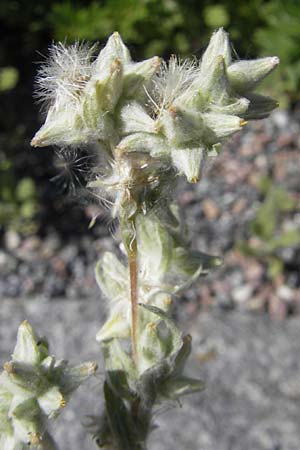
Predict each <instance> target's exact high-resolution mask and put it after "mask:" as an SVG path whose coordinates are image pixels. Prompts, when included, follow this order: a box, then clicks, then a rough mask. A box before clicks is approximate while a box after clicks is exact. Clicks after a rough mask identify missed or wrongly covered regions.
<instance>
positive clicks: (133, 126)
mask: <svg viewBox="0 0 300 450" xmlns="http://www.w3.org/2000/svg"><path fill="white" fill-rule="evenodd" d="M121 121H122V134H123V135H127V134H131V133H156V129H155V126H156V123H155V121H154V120H153V119H152V118H151V117H150V116H149V114H147V112H146V110H145V109H144V108H143V107H142V106H141V105H139V104H138V103H137V102H131V103H128V104H127V105H125V106H124V107H123V108H122V110H121Z"/></svg>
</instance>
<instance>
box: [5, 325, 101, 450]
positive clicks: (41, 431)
mask: <svg viewBox="0 0 300 450" xmlns="http://www.w3.org/2000/svg"><path fill="white" fill-rule="evenodd" d="M96 369H97V366H96V364H95V363H84V364H81V365H79V366H70V365H69V364H68V362H67V361H63V360H56V359H55V358H54V356H50V355H49V351H48V344H47V342H46V340H45V339H38V338H37V337H36V336H35V333H34V331H33V329H32V327H31V326H30V325H29V323H28V322H27V321H24V322H23V323H22V324H21V325H20V327H19V331H18V337H17V344H16V347H15V350H14V352H13V355H12V360H11V361H9V362H6V363H5V364H4V371H3V372H2V373H1V375H0V448H1V450H24V449H25V448H28V446H30V447H34V448H36V447H38V448H42V449H45V450H46V449H49V450H50V449H54V444H52V440H51V437H50V436H49V434H48V433H47V431H46V425H47V419H48V418H54V417H56V416H57V415H58V414H59V412H60V410H61V409H62V408H64V407H65V406H66V403H67V401H68V399H69V398H70V396H71V394H72V393H73V392H74V391H75V389H77V388H78V386H79V385H80V384H81V383H82V382H83V381H85V380H86V379H87V378H89V377H90V376H91V375H92V374H94V373H95V371H96Z"/></svg>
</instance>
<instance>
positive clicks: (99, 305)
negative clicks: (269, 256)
mask: <svg viewBox="0 0 300 450" xmlns="http://www.w3.org/2000/svg"><path fill="white" fill-rule="evenodd" d="M0 311H1V316H0V325H1V328H0V339H1V341H0V342H1V345H0V347H1V351H0V357H1V363H3V362H4V361H6V360H7V359H9V358H10V354H11V352H12V350H13V347H14V343H15V337H16V331H17V327H18V325H19V323H20V322H21V321H22V320H23V319H25V318H26V319H28V320H29V322H30V323H32V325H33V326H34V327H35V328H36V331H37V332H38V333H40V334H42V335H46V336H48V338H49V340H50V346H51V349H52V352H53V354H55V355H56V356H57V357H59V358H66V359H69V360H70V362H73V363H78V362H80V361H84V360H96V361H97V362H98V363H99V364H100V369H99V372H98V374H97V375H96V377H95V378H94V379H92V380H90V381H89V382H88V383H86V385H84V386H82V387H81V388H80V389H79V390H78V392H77V393H75V395H74V398H73V399H72V400H71V401H70V404H69V405H67V407H66V409H65V411H64V412H63V414H62V415H61V416H60V417H59V418H58V419H57V420H56V422H55V423H54V424H53V426H52V429H53V435H54V436H55V439H56V440H57V442H58V444H59V449H60V450H70V449H72V450H92V449H96V446H95V444H94V443H93V441H92V439H91V437H90V436H89V435H88V434H87V433H86V430H85V429H84V427H83V426H82V423H84V422H87V419H86V415H87V414H95V413H97V412H99V411H100V410H101V408H102V400H101V386H102V382H103V367H102V365H101V356H100V351H99V350H100V349H99V345H98V344H97V343H96V342H95V339H94V336H95V334H96V332H97V331H98V329H99V326H100V325H101V323H102V321H103V319H104V305H103V302H102V301H101V299H99V300H97V301H89V300H85V301H79V300H76V301H70V300H69V301H64V300H57V301H56V300H52V301H51V302H46V301H43V300H42V299H36V300H34V301H33V300H28V299H24V300H21V299H20V300H2V302H1V310H0ZM182 327H183V328H184V329H185V332H187V333H191V334H192V336H193V353H192V356H191V358H190V363H189V367H188V372H189V374H190V375H191V376H194V377H200V378H201V379H202V380H204V381H205V383H206V385H207V388H206V390H205V391H204V392H203V393H200V394H197V395H193V396H190V397H186V398H184V399H182V407H181V408H180V407H178V405H177V407H175V405H173V404H169V405H162V406H161V407H157V408H156V410H155V415H154V419H155V423H157V424H158V425H159V428H158V429H157V430H156V431H154V432H153V433H152V435H151V436H150V439H149V450H175V449H176V450H276V449H277V450H279V449H281V450H299V442H300V419H299V417H300V403H299V398H300V397H299V396H300V387H299V386H300V382H299V380H300V318H299V317H298V318H297V317H294V318H292V319H290V320H286V321H285V322H282V323H275V322H271V320H270V319H269V318H268V317H267V316H265V317H264V316H261V315H260V316H256V315H250V314H240V313H235V312H234V313H230V314H220V313H219V312H217V311H215V312H213V313H210V314H209V313H202V314H200V315H199V316H198V317H195V318H194V319H193V321H191V322H190V323H187V322H185V323H182ZM204 361H206V362H204ZM166 409H169V410H168V411H166ZM163 412H164V413H163Z"/></svg>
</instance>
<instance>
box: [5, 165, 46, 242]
mask: <svg viewBox="0 0 300 450" xmlns="http://www.w3.org/2000/svg"><path fill="white" fill-rule="evenodd" d="M37 212H38V203H37V192H36V187H35V183H34V181H33V180H32V179H31V178H27V177H26V178H22V179H20V180H16V178H15V176H14V174H13V168H12V163H11V161H9V160H4V161H2V162H1V164H0V229H1V227H6V228H10V229H13V230H16V231H18V232H20V233H23V234H28V233H33V232H35V231H36V229H37V223H36V219H37Z"/></svg>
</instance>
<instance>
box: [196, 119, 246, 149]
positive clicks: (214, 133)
mask: <svg viewBox="0 0 300 450" xmlns="http://www.w3.org/2000/svg"><path fill="white" fill-rule="evenodd" d="M202 117H203V121H204V124H205V126H206V131H205V134H204V136H203V141H204V142H206V143H207V145H213V144H217V143H218V142H219V141H220V140H223V139H224V138H226V137H228V136H231V135H232V134H233V133H236V132H237V131H239V130H241V129H242V127H243V126H245V125H246V124H247V122H246V121H245V120H243V119H241V118H240V117H237V116H232V115H226V114H215V113H204V114H202Z"/></svg>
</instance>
